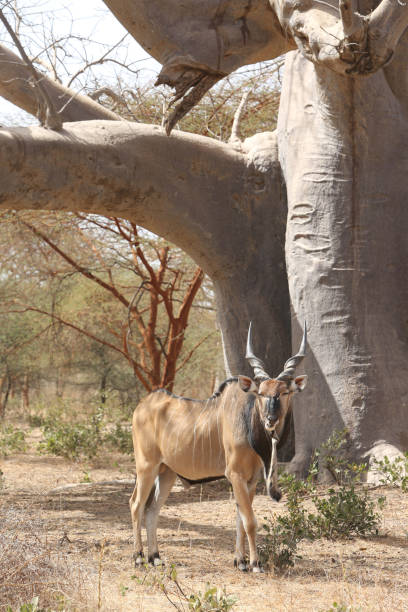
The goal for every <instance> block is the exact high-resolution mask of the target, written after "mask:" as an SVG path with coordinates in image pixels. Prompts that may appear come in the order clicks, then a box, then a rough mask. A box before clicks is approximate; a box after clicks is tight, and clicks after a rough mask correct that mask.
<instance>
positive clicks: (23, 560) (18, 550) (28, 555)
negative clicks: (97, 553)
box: [0, 507, 93, 612]
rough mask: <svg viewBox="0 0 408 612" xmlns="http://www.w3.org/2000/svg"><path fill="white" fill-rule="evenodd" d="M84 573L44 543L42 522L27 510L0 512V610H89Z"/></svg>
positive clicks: (89, 600)
mask: <svg viewBox="0 0 408 612" xmlns="http://www.w3.org/2000/svg"><path fill="white" fill-rule="evenodd" d="M88 574H89V570H88V568H84V569H82V568H81V567H79V566H78V564H77V563H76V564H75V565H74V564H73V563H72V561H71V560H70V558H69V557H67V556H66V555H64V554H63V553H62V552H61V551H60V550H58V549H56V548H55V547H52V546H51V545H50V543H49V542H47V538H46V532H45V529H44V525H43V522H42V521H33V520H32V519H31V518H30V513H29V511H28V510H24V509H21V508H8V509H7V510H6V511H4V507H3V508H2V509H1V511H0V610H6V611H8V610H12V611H13V612H14V611H15V610H22V611H24V612H28V611H32V610H40V609H41V610H43V609H53V610H55V609H56V610H63V609H64V610H68V609H72V608H74V609H81V610H90V609H92V607H93V606H92V603H91V602H92V597H91V598H90V597H89V590H88V585H87V583H86V580H85V576H86V575H88ZM27 602H31V603H27Z"/></svg>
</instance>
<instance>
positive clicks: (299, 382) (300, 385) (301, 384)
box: [294, 374, 307, 391]
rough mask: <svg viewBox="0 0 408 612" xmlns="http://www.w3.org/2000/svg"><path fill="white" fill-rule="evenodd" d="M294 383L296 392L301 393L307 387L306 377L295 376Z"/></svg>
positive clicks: (304, 375)
mask: <svg viewBox="0 0 408 612" xmlns="http://www.w3.org/2000/svg"><path fill="white" fill-rule="evenodd" d="M294 383H295V385H296V391H303V389H304V388H305V387H306V385H307V376H306V374H303V376H296V378H295V380H294Z"/></svg>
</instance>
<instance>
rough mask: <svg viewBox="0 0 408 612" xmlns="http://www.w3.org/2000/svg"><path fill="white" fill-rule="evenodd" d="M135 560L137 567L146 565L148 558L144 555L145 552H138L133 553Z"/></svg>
mask: <svg viewBox="0 0 408 612" xmlns="http://www.w3.org/2000/svg"><path fill="white" fill-rule="evenodd" d="M133 561H134V563H135V567H142V565H145V563H146V559H145V558H144V556H143V552H138V553H135V554H134V555H133Z"/></svg>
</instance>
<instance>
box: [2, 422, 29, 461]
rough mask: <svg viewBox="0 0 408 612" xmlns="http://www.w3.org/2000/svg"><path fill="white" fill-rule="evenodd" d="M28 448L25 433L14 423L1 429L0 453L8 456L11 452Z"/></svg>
mask: <svg viewBox="0 0 408 612" xmlns="http://www.w3.org/2000/svg"><path fill="white" fill-rule="evenodd" d="M26 448H27V445H26V441H25V433H24V431H21V430H19V429H15V428H14V427H13V426H12V425H6V426H3V427H2V428H1V429H0V455H1V456H2V457H7V456H8V455H10V453H18V452H24V451H25V450H26Z"/></svg>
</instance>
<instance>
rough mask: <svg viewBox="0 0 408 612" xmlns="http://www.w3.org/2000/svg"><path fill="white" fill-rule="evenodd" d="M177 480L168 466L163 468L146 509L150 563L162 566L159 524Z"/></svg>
mask: <svg viewBox="0 0 408 612" xmlns="http://www.w3.org/2000/svg"><path fill="white" fill-rule="evenodd" d="M175 480H176V474H175V472H173V470H171V469H170V468H169V467H167V466H162V468H161V472H160V473H159V475H158V476H157V477H156V481H155V486H154V487H153V489H152V495H151V496H149V499H148V500H147V503H146V507H145V525H146V532H147V547H148V551H149V563H153V564H154V565H160V564H161V560H160V556H159V549H158V546H157V533H156V532H157V522H158V520H159V512H160V508H161V507H162V505H163V504H164V503H165V502H166V499H167V498H168V496H169V493H170V491H171V488H172V486H173V484H174V481H175Z"/></svg>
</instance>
